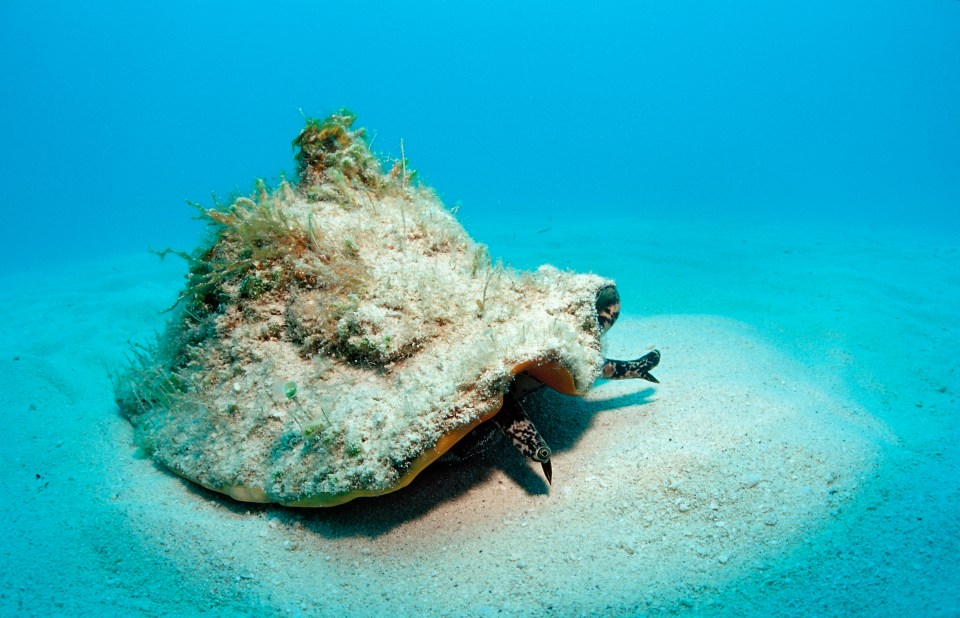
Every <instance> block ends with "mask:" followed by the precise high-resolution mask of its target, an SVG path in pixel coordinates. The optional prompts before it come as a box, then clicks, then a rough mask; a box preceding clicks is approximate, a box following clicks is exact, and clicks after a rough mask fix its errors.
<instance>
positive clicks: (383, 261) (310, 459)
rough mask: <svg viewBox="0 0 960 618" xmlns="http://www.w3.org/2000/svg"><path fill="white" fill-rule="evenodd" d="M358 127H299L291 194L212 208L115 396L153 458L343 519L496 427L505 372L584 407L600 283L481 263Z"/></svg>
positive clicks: (207, 479)
mask: <svg viewBox="0 0 960 618" xmlns="http://www.w3.org/2000/svg"><path fill="white" fill-rule="evenodd" d="M353 119H354V118H353V116H352V115H351V114H349V113H346V112H341V113H340V114H336V115H334V116H331V117H330V118H328V119H326V120H323V121H313V120H310V121H308V123H307V126H306V128H305V129H304V131H303V132H301V134H300V136H298V138H297V140H295V142H294V143H295V145H296V146H297V147H299V149H300V151H299V153H298V155H297V162H298V164H299V168H300V169H299V170H298V172H299V175H300V183H299V184H298V185H297V186H291V185H289V184H287V183H286V182H284V183H282V184H281V186H280V187H279V188H277V189H276V190H268V189H267V188H266V187H264V186H263V185H262V184H261V185H260V186H258V189H257V191H256V193H255V194H254V196H252V197H250V198H241V199H239V200H237V201H236V202H234V203H233V204H232V205H230V206H229V207H227V208H216V209H211V210H205V211H204V212H205V214H206V216H207V217H209V219H210V220H211V222H212V223H213V224H214V226H215V230H214V232H215V233H214V235H213V238H212V241H211V243H210V244H209V246H206V247H204V248H202V250H201V251H199V252H198V253H197V254H196V255H195V256H185V257H187V258H188V260H189V264H190V274H189V275H188V284H187V286H186V288H185V290H184V291H183V292H182V293H181V295H180V298H179V299H178V304H177V306H176V307H175V309H174V310H173V311H174V314H173V319H172V320H171V322H170V324H169V325H168V328H167V330H166V332H165V333H164V334H163V335H162V336H161V337H160V340H159V341H158V342H157V344H156V346H155V347H153V348H151V349H149V350H148V351H141V352H140V353H139V354H138V355H137V359H136V362H135V363H133V366H132V367H131V368H130V369H129V370H128V371H126V372H125V373H124V374H123V375H122V376H120V377H119V378H118V379H117V381H116V395H117V401H118V404H119V405H120V408H121V410H122V411H123V412H124V414H125V415H126V416H127V417H128V418H129V419H130V421H131V422H132V423H133V425H134V427H135V433H136V440H137V441H138V442H139V443H140V444H141V445H142V446H143V448H144V449H145V450H147V451H149V452H150V453H152V455H153V456H154V457H155V458H156V460H157V461H159V462H160V463H162V464H163V465H164V466H166V467H168V468H169V469H171V470H172V471H174V472H176V473H177V474H180V475H182V476H184V477H186V478H188V479H190V480H192V481H195V482H197V483H199V484H201V485H203V486H205V487H207V488H210V489H214V490H216V491H220V492H223V493H226V494H228V495H231V496H233V497H234V498H237V499H240V500H250V501H257V502H278V503H282V504H292V505H300V506H327V505H332V504H339V503H341V502H345V501H347V500H350V499H353V498H355V497H358V496H371V495H378V494H382V493H387V492H390V491H393V490H396V489H398V488H400V487H403V486H404V485H406V484H407V483H409V482H410V481H411V480H412V479H413V477H414V476H415V475H416V474H417V473H418V472H419V471H420V470H421V469H422V468H423V467H425V466H426V465H428V464H429V463H430V462H432V461H433V460H434V459H436V458H437V457H439V456H440V455H441V454H442V453H443V451H445V450H446V449H448V448H450V446H452V445H453V443H455V442H456V440H458V439H459V438H460V437H462V436H463V435H465V434H466V433H467V432H468V431H469V430H470V429H471V428H473V427H475V426H476V425H477V424H479V423H480V422H482V421H483V420H485V419H487V418H489V417H490V416H492V415H493V414H494V413H495V412H496V411H497V410H498V409H499V408H500V406H501V405H502V398H503V395H504V393H505V392H506V390H507V388H508V386H509V384H510V382H511V380H512V378H513V376H514V373H516V372H517V371H519V370H535V368H536V367H540V366H544V367H554V368H556V367H560V368H562V370H563V371H564V372H565V373H566V374H569V377H570V378H572V385H571V386H570V387H569V389H568V390H569V391H570V392H569V394H579V393H582V392H584V391H585V390H586V389H587V388H589V386H590V385H591V384H592V383H593V381H594V380H595V379H596V377H597V376H598V372H599V370H600V367H601V365H602V362H603V359H602V356H601V354H600V342H599V340H600V330H599V327H598V324H597V315H596V308H595V298H596V295H597V292H598V291H599V290H600V289H602V288H603V287H604V286H607V285H610V284H611V283H612V282H611V281H610V280H608V279H605V278H602V277H599V276H595V275H584V274H575V273H568V272H561V271H559V270H557V269H555V268H553V267H550V266H543V267H541V268H540V269H538V270H537V271H535V272H532V273H528V272H517V271H515V270H513V269H511V268H507V267H503V266H501V265H499V264H497V265H494V264H493V263H491V260H490V257H489V254H488V253H487V251H486V248H485V247H484V246H483V245H480V244H477V243H475V242H474V241H473V240H471V239H470V237H469V236H468V235H467V234H466V232H465V231H464V230H463V228H462V227H461V226H460V224H459V223H458V222H457V221H456V219H455V217H454V216H453V214H452V213H451V212H450V211H449V210H447V209H446V208H445V207H444V206H443V204H442V203H441V202H440V200H439V199H438V198H437V197H436V195H435V194H434V193H433V192H432V191H430V190H429V189H428V188H426V187H423V186H420V185H417V184H415V183H412V182H410V180H411V174H410V173H409V172H408V170H407V169H406V162H405V161H401V162H398V163H397V164H395V165H394V166H393V167H392V168H391V169H390V170H389V171H386V172H384V171H383V169H382V168H381V166H380V164H379V162H377V160H376V159H375V157H373V155H372V154H371V153H370V150H369V147H368V144H367V143H366V140H365V139H364V138H363V133H362V130H353V129H352V123H353Z"/></svg>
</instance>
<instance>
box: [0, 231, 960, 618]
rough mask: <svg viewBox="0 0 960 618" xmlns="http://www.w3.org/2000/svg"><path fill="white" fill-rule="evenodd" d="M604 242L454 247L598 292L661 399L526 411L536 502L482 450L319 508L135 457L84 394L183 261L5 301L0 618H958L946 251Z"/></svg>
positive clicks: (913, 240)
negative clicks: (539, 451)
mask: <svg viewBox="0 0 960 618" xmlns="http://www.w3.org/2000/svg"><path fill="white" fill-rule="evenodd" d="M601 223H602V222H601ZM601 223H596V224H589V223H585V222H577V225H575V226H574V225H570V224H564V223H562V222H544V221H537V222H536V223H535V224H534V223H530V224H526V223H523V222H516V221H513V222H510V223H509V226H507V225H505V226H504V227H503V228H491V229H475V228H474V229H469V231H470V232H471V233H472V234H473V235H474V237H475V238H477V239H478V240H481V241H484V242H489V243H490V244H491V250H492V253H493V254H494V255H495V256H502V257H504V258H505V259H506V260H508V261H510V262H511V263H512V264H513V265H514V266H517V267H531V266H533V265H535V264H537V263H539V262H541V261H551V262H553V263H555V264H557V265H559V266H565V267H572V268H576V269H580V270H593V271H595V272H598V273H601V274H604V275H609V276H611V277H613V278H615V279H617V281H618V285H619V288H620V290H621V293H622V295H623V298H624V315H623V317H622V318H621V321H620V322H618V324H617V325H616V326H615V327H614V329H613V330H612V331H611V332H610V333H609V335H608V354H609V355H610V356H614V357H635V356H639V355H640V354H642V353H644V352H646V351H647V350H648V349H650V348H651V347H652V346H656V347H658V348H659V349H660V350H661V352H662V353H663V360H662V362H661V367H660V368H658V369H657V370H656V371H655V372H654V373H655V375H657V376H658V377H659V378H660V380H661V384H660V385H652V384H650V383H646V382H606V383H600V384H598V385H597V387H596V388H595V389H594V390H593V391H592V392H591V393H590V395H589V396H588V397H587V398H585V399H584V400H576V399H572V398H565V397H562V396H559V395H555V394H545V395H544V396H542V397H540V398H539V399H538V400H537V401H535V402H532V403H531V406H530V407H531V409H532V410H531V411H532V414H533V416H534V419H535V420H537V422H538V426H539V427H540V429H541V431H542V433H543V434H544V436H545V437H546V438H547V440H548V441H549V442H550V444H551V446H553V447H554V450H555V452H556V454H555V457H554V483H555V484H554V485H553V487H549V488H548V487H547V486H546V485H545V483H544V481H543V480H542V477H541V475H540V474H539V471H538V470H537V469H535V468H534V467H532V466H528V465H527V464H526V463H524V462H523V461H521V460H520V458H519V456H518V455H517V454H516V453H515V452H514V451H512V450H511V449H510V447H509V446H507V445H501V446H500V447H499V448H495V449H493V450H491V452H489V453H488V454H487V455H485V456H484V457H482V458H480V459H478V460H476V461H471V462H467V463H465V464H459V465H434V466H433V467H431V468H430V469H428V470H427V471H426V472H424V473H423V474H422V475H421V476H420V477H419V478H418V479H417V481H415V482H414V484H413V485H412V486H411V487H409V488H407V489H405V490H403V491H400V492H398V493H395V494H391V495H389V496H385V497H381V498H377V499H370V500H357V501H355V502H352V503H350V504H347V505H345V506H343V507H337V508H334V509H324V510H295V509H285V508H282V507H261V506H257V505H248V504H241V503H236V502H232V501H231V500H229V499H228V498H224V497H222V496H220V495H217V494H212V493H210V492H206V491H203V490H199V489H197V488H195V487H193V486H191V485H189V484H188V483H187V482H185V481H182V480H180V479H178V478H176V477H174V476H172V475H170V474H169V473H167V472H165V471H163V470H162V469H160V468H159V467H157V466H155V465H154V464H153V463H152V462H151V461H149V460H144V459H138V458H137V457H136V456H135V450H134V448H133V446H132V440H131V429H130V427H129V426H128V425H127V424H126V422H125V421H124V420H123V419H122V418H120V416H119V414H118V413H117V411H116V408H115V405H114V404H113V401H112V393H111V388H110V382H109V379H108V376H107V370H108V368H109V367H111V366H116V365H117V364H118V363H120V362H122V358H123V355H124V352H125V348H126V341H127V340H128V339H133V340H138V339H139V340H144V339H146V338H147V337H148V336H149V335H150V333H151V331H152V330H153V329H156V328H160V327H161V326H162V320H163V317H162V316H160V315H158V314H157V312H156V310H157V309H159V308H163V307H165V306H167V305H169V303H170V302H171V301H172V299H173V298H174V297H175V295H176V292H177V290H178V289H179V286H180V284H181V279H180V276H181V272H182V268H181V264H179V263H177V262H176V261H173V260H168V262H165V263H164V262H159V261H157V260H156V258H154V257H152V256H138V257H136V258H130V259H125V260H118V261H116V262H114V263H98V264H78V265H71V266H69V267H68V268H66V269H65V270H64V271H62V272H57V273H51V272H45V273H33V274H30V275H14V276H8V277H6V278H4V279H3V280H2V289H3V294H2V296H0V323H2V324H3V325H4V327H3V329H2V335H0V368H2V372H0V405H2V409H3V411H4V414H5V418H6V422H5V423H4V428H5V431H6V439H5V440H4V441H3V442H2V445H0V461H2V462H3V466H4V470H5V474H4V475H3V476H2V477H0V478H2V483H3V486H2V492H3V495H4V496H6V500H5V507H4V508H3V509H2V510H0V521H2V526H3V530H5V531H6V535H5V542H4V543H3V544H0V564H2V566H3V568H2V570H0V614H2V615H9V614H18V613H19V614H22V615H53V614H72V615H77V614H84V615H93V614H101V615H114V614H115V615H119V614H123V615H184V614H190V613H196V611H198V610H204V611H206V612H207V615H242V614H247V613H253V612H259V613H260V614H261V615H307V616H313V615H316V616H325V615H351V616H368V615H369V616H374V615H378V616H384V615H391V616H394V615H396V616H407V615H410V616H413V615H438V616H475V615H479V616H485V615H489V616H504V615H506V616H513V615H518V616H519V615H524V616H530V615H540V616H571V615H581V614H582V615H625V614H630V615H642V614H645V613H649V614H653V615H663V614H667V615H669V614H673V613H690V614H697V615H713V614H725V615H734V614H736V615H745V614H746V615H771V614H777V615H798V616H800V615H813V614H821V615H850V614H860V615H879V616H885V615H889V616H902V615H915V616H955V615H960V592H958V591H960V566H958V564H957V560H956V556H957V555H958V551H960V515H958V513H960V449H958V446H960V444H958V442H960V440H958V434H960V429H958V427H960V425H958V420H960V419H958V413H960V410H958V393H960V370H958V365H960V363H958V360H957V359H958V350H960V334H958V331H960V328H958V317H960V251H958V249H957V244H956V243H954V244H953V245H952V246H951V245H947V244H945V243H944V242H943V241H932V240H930V239H929V238H925V237H922V236H907V235H906V234H900V235H894V234H892V233H886V234H885V233H880V232H873V233H869V232H862V231H861V232H858V233H856V234H851V233H838V232H828V231H822V230H820V231H818V230H813V229H802V228H798V227H796V226H792V227H784V228H771V227H759V226H749V225H733V224H731V225H729V226H728V227H724V228H718V227H717V226H716V225H707V224H700V225H692V224H684V225H680V224H677V223H664V222H655V221H648V220H638V221H633V222H631V221H620V222H618V225H616V226H609V225H602V224H601ZM544 228H550V229H549V230H547V231H541V232H540V233H538V231H540V230H543V229H544Z"/></svg>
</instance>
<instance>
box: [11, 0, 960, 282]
mask: <svg viewBox="0 0 960 618" xmlns="http://www.w3.org/2000/svg"><path fill="white" fill-rule="evenodd" d="M0 10H2V14H0V29H2V30H0V33H2V36H0V45H2V46H3V47H2V54H0V67H2V70H3V75H4V79H3V86H2V87H3V89H4V94H3V107H4V110H5V113H4V114H3V115H2V119H0V122H2V123H3V124H2V130H3V135H4V147H3V152H2V156H3V160H2V164H3V169H4V175H5V176H6V178H7V183H6V184H7V189H6V190H7V199H6V201H7V204H9V211H10V214H8V220H7V225H4V226H3V230H4V232H3V233H4V235H3V238H2V240H3V242H2V243H0V251H3V254H2V255H0V257H2V258H3V259H4V261H5V263H7V264H8V265H9V267H10V268H23V267H27V266H29V265H30V264H36V263H37V261H38V260H39V261H41V262H56V261H57V260H58V259H61V258H62V257H64V256H76V255H77V254H78V252H79V254H80V255H106V254H110V253H113V252H116V251H118V250H141V249H143V248H144V247H146V246H151V247H161V248H162V247H166V246H169V245H177V246H190V245H192V244H193V242H194V239H195V234H196V230H197V229H198V226H193V227H191V225H190V223H189V222H187V221H186V220H187V218H188V217H189V215H190V214H192V213H191V211H190V210H189V209H186V208H184V207H183V201H184V200H186V199H189V200H194V201H199V202H204V203H206V204H209V203H210V199H209V195H210V193H211V192H216V193H217V194H218V195H229V194H230V193H231V192H235V191H240V192H243V193H245V192H247V191H249V190H250V187H251V186H252V180H251V179H253V178H265V179H267V180H273V181H276V179H277V178H278V177H279V175H280V174H281V172H284V171H286V172H287V174H288V175H290V174H292V172H293V169H292V159H291V157H290V154H291V151H290V149H289V146H288V145H289V142H290V140H292V139H293V137H295V136H296V134H297V132H298V131H299V128H300V126H301V125H302V122H303V119H302V116H301V110H302V113H303V114H306V115H307V116H321V115H324V114H327V113H329V112H330V111H333V110H334V109H339V108H340V107H344V106H346V107H349V108H350V109H352V110H353V111H354V112H356V113H357V114H358V115H359V124H360V125H362V126H366V127H369V128H370V131H371V134H372V135H373V136H375V141H374V149H375V150H379V151H380V152H381V153H383V154H385V155H390V156H394V157H398V156H399V143H400V140H401V139H405V144H406V153H407V156H408V158H409V159H410V160H411V163H412V164H413V165H414V166H415V167H416V168H418V169H420V170H422V171H421V174H422V179H423V180H424V181H425V182H427V183H428V184H430V185H432V186H434V187H435V188H436V189H437V190H438V191H439V193H440V195H441V197H442V198H443V199H444V200H445V201H447V202H448V204H450V205H453V204H455V203H458V202H459V203H461V204H462V208H461V211H460V216H461V217H462V218H463V220H464V222H465V223H466V225H467V227H468V228H469V226H470V223H471V222H474V221H484V220H489V219H492V218H496V219H498V220H500V219H504V218H507V219H508V218H510V217H513V216H516V215H517V214H522V215H528V216H532V217H537V218H541V219H548V218H556V219H564V220H584V219H596V218H605V217H611V216H612V215H613V213H618V214H619V213H621V212H629V213H636V214H640V215H644V216H657V217H677V218H685V219H689V218H701V217H709V218H718V219H724V218H728V217H740V218H744V219H749V220H758V219H759V220H782V219H798V220H805V221H817V222H819V221H832V222H837V221H839V222H843V223H845V224H850V225H851V226H856V227H867V226H877V225H890V226H904V225H906V226H926V227H928V228H936V229H940V230H955V229H957V226H958V217H960V214H958V203H960V174H957V169H958V168H960V123H958V120H957V111H956V110H957V109H958V107H960V105H958V102H960V79H957V77H958V75H960V38H958V36H957V31H958V30H957V27H958V19H960V18H958V14H957V13H958V11H960V6H958V3H957V2H956V1H953V0H924V1H920V2H908V1H898V0H883V1H880V2H865V1H856V0H854V1H850V2H843V3H839V4H838V3H836V2H827V1H825V0H823V1H820V0H815V1H813V2H806V3H803V4H802V5H798V4H796V3H780V2H751V1H744V0H737V1H733V2H719V3H711V2H695V1H680V2H665V1H664V2H659V1H652V2H638V3H631V4H629V5H625V4H622V3H617V2H599V3H592V4H589V5H584V4H581V3H574V2H525V3H497V2H494V3H459V2H413V3H385V2H384V3H380V2H368V3H362V4H354V3H331V2H276V3H271V4H270V5H266V4H262V3H245V2H231V3H220V2H212V3H202V4H200V5H193V4H179V3H177V2H172V3H171V2H168V3H162V4H157V5H151V6H138V5H131V4H129V3H122V2H116V3H109V2H108V3H92V4H91V3H69V2H57V3H45V2H39V3H28V2H17V1H12V2H5V3H4V6H3V7H2V9H0ZM600 204H603V206H602V207H601V206H599V205H600ZM41 212H42V213H44V217H43V220H44V224H43V225H42V226H41V227H42V230H43V231H42V233H40V230H39V229H37V228H38V221H37V220H38V213H41ZM185 215H186V216H185ZM23 229H34V230H36V232H37V233H32V234H30V235H28V236H25V235H24V234H21V233H20V230H23ZM117 229H122V230H123V233H122V234H118V233H116V230H117Z"/></svg>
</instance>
